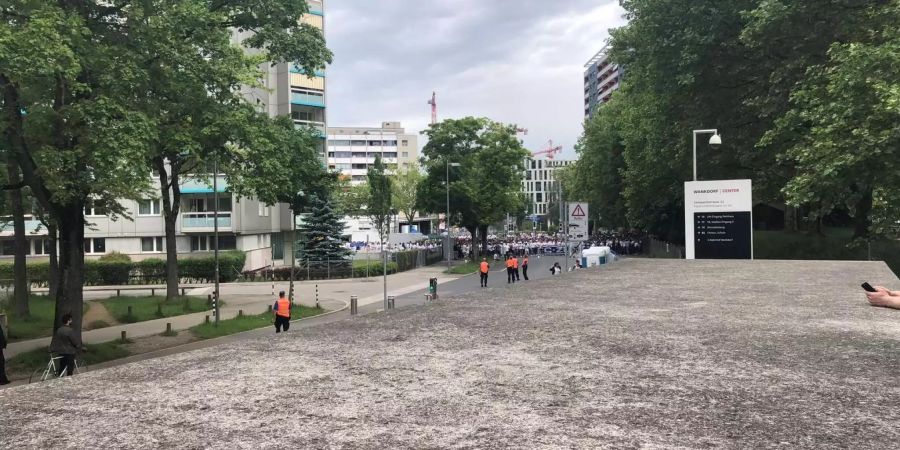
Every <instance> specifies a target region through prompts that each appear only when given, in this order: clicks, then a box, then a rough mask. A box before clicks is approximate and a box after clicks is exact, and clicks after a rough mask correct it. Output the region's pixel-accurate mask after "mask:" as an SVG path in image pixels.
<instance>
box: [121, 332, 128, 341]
mask: <svg viewBox="0 0 900 450" xmlns="http://www.w3.org/2000/svg"><path fill="white" fill-rule="evenodd" d="M127 341H128V339H127V338H126V337H125V330H122V342H127Z"/></svg>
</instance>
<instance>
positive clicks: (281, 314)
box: [272, 291, 291, 333]
mask: <svg viewBox="0 0 900 450" xmlns="http://www.w3.org/2000/svg"><path fill="white" fill-rule="evenodd" d="M272 309H274V310H275V332H276V333H281V329H282V328H284V331H287V330H288V328H290V327H291V302H290V301H289V300H288V299H286V298H285V297H284V291H281V292H279V293H278V300H276V301H275V306H274V307H273V308H272Z"/></svg>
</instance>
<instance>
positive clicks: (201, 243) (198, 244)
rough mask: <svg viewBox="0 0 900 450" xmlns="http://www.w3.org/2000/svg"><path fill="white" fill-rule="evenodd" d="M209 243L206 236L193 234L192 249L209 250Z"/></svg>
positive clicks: (196, 250) (198, 250)
mask: <svg viewBox="0 0 900 450" xmlns="http://www.w3.org/2000/svg"><path fill="white" fill-rule="evenodd" d="M207 243H208V242H207V239H206V236H191V251H192V252H205V251H207V250H209V247H208V246H207Z"/></svg>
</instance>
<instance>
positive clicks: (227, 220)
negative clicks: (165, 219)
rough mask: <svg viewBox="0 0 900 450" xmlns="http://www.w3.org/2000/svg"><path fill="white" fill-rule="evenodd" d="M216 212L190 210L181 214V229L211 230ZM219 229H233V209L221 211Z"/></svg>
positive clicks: (188, 230)
mask: <svg viewBox="0 0 900 450" xmlns="http://www.w3.org/2000/svg"><path fill="white" fill-rule="evenodd" d="M215 216H216V213H213V212H188V213H182V214H181V231H182V232H185V233H188V232H195V233H196V232H211V231H213V227H214V224H213V222H214V221H215ZM219 231H231V211H220V212H219Z"/></svg>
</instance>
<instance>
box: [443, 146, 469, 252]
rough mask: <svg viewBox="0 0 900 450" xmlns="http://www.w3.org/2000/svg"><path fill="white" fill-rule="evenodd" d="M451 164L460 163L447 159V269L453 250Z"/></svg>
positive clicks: (445, 248)
mask: <svg viewBox="0 0 900 450" xmlns="http://www.w3.org/2000/svg"><path fill="white" fill-rule="evenodd" d="M450 166H453V167H459V166H460V164H459V163H452V162H450V160H449V159H448V160H447V177H446V178H445V179H446V180H447V181H446V184H447V214H446V216H445V217H444V228H445V229H446V230H447V244H446V245H444V250H446V252H447V270H450V252H451V251H452V250H451V249H450ZM473 239H474V236H473Z"/></svg>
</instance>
